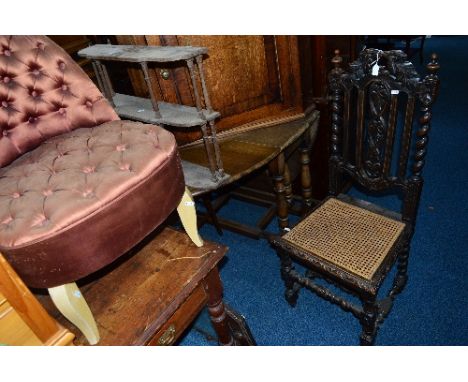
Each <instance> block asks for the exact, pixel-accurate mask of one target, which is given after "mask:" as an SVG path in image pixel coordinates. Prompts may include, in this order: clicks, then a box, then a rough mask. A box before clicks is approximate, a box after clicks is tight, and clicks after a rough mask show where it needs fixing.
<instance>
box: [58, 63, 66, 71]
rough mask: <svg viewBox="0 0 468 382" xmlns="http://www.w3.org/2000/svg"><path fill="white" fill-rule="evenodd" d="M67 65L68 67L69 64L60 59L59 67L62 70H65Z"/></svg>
mask: <svg viewBox="0 0 468 382" xmlns="http://www.w3.org/2000/svg"><path fill="white" fill-rule="evenodd" d="M66 67H67V65H66V64H65V62H63V61H60V62H59V68H60V69H61V70H65V68H66Z"/></svg>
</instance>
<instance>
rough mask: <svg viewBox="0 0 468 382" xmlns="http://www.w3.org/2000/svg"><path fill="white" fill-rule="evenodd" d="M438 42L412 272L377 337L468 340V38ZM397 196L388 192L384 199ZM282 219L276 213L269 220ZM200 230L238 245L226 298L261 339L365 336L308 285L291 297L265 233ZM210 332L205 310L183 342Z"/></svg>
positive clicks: (224, 273) (405, 341) (343, 340)
mask: <svg viewBox="0 0 468 382" xmlns="http://www.w3.org/2000/svg"><path fill="white" fill-rule="evenodd" d="M433 51H434V52H437V53H438V54H439V58H440V59H439V61H440V64H441V70H440V78H441V89H440V96H439V99H438V100H437V103H436V106H435V108H434V110H433V115H434V118H433V123H432V132H431V135H430V144H429V152H428V155H427V160H426V167H425V170H424V178H425V186H424V189H423V194H422V198H421V204H420V209H419V216H418V221H417V226H416V232H415V235H414V239H413V242H412V248H411V254H410V262H409V280H408V284H407V286H406V289H405V290H404V291H403V293H402V294H401V295H399V296H398V298H397V299H396V301H395V304H394V307H393V310H392V312H391V314H390V315H389V317H388V318H387V320H386V321H385V322H384V324H383V325H382V327H381V329H380V331H379V334H378V336H377V340H376V344H377V345H468V284H467V282H466V280H467V276H466V275H467V273H468V256H467V248H468V234H467V232H468V228H467V227H468V213H467V212H468V211H467V207H466V205H467V198H466V196H465V194H466V191H467V190H468V169H467V165H468V126H467V124H466V120H467V118H466V111H467V110H468V98H467V96H466V86H467V85H468V80H467V75H466V73H467V70H466V65H467V64H466V63H467V62H468V37H455V36H447V37H433V38H431V39H428V40H427V41H426V46H425V62H428V58H429V54H430V53H431V52H433ZM417 60H418V58H417V57H415V59H414V61H417ZM416 66H417V67H418V71H419V72H420V73H423V72H422V70H421V67H420V66H419V65H416ZM353 193H356V194H358V192H357V191H355V190H353ZM394 201H395V200H392V199H391V198H387V199H386V200H383V201H381V204H383V205H388V206H391V205H393V204H394ZM262 212H263V211H262V209H261V207H253V206H252V205H247V204H245V203H241V202H238V201H232V202H229V203H228V204H227V205H226V206H225V207H224V208H223V209H222V211H221V215H222V216H227V217H229V218H232V219H237V220H240V221H242V222H245V223H249V224H254V223H255V221H256V219H257V217H258V216H259V215H260V214H261V213H262ZM275 227H276V222H273V223H272V225H271V226H270V228H269V229H270V230H276V228H275ZM201 234H202V236H203V237H204V238H205V239H208V240H213V241H218V242H221V243H223V244H224V245H227V246H228V247H229V252H228V254H227V256H226V258H225V261H224V262H223V263H222V265H221V278H222V280H223V283H224V289H225V293H224V296H225V301H226V302H227V303H228V304H230V305H231V306H232V307H233V308H234V309H236V310H237V311H239V312H241V313H242V314H243V315H244V316H245V317H246V319H247V322H248V324H249V326H250V328H251V331H252V333H253V335H254V337H255V339H256V341H257V342H258V344H259V345H357V344H358V335H359V333H360V325H359V323H358V321H357V320H356V319H355V318H354V317H353V316H352V315H351V314H350V313H345V312H343V311H342V310H341V309H340V308H338V307H337V306H334V305H331V304H330V303H328V302H326V301H324V300H323V299H321V298H319V297H317V296H315V295H313V294H312V293H310V292H308V291H306V290H301V292H300V295H299V299H298V304H297V306H296V307H295V308H291V307H290V306H289V305H288V304H287V303H286V301H285V300H284V297H283V294H284V286H283V283H282V280H281V278H280V275H279V260H278V258H277V256H276V253H275V251H274V250H273V249H272V248H271V247H270V246H269V244H268V243H267V242H266V241H264V240H253V239H248V238H245V237H243V236H240V235H237V234H234V233H231V232H229V231H225V233H224V235H223V236H218V234H217V233H216V231H215V230H214V228H213V227H211V226H204V227H203V228H202V229H201ZM388 281H391V280H388ZM388 286H389V283H388V282H387V283H386V284H384V286H383V288H382V291H385V290H386V288H388ZM203 332H208V333H211V334H212V335H214V334H213V331H212V329H211V327H210V324H209V319H208V317H207V314H206V312H203V313H202V314H201V315H200V316H199V318H198V319H197V321H196V322H195V323H194V325H192V327H191V329H190V330H189V331H188V332H187V334H186V335H185V337H184V338H183V339H182V340H181V341H180V344H181V345H212V344H213V343H212V342H210V341H207V340H206V338H205V336H204V335H203V334H202V333H203Z"/></svg>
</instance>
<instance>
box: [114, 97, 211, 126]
mask: <svg viewBox="0 0 468 382" xmlns="http://www.w3.org/2000/svg"><path fill="white" fill-rule="evenodd" d="M113 101H114V105H115V109H116V111H117V114H119V116H120V117H122V118H128V119H132V120H137V121H141V122H146V123H153V124H156V125H157V124H163V125H169V126H175V127H195V126H202V125H204V124H205V123H206V121H212V120H215V119H216V118H218V117H219V116H220V114H219V113H218V112H217V111H213V112H211V113H210V112H208V110H206V109H203V110H202V112H203V115H204V116H205V119H203V118H200V115H199V114H198V111H197V109H196V108H195V107H191V106H185V105H178V104H173V103H168V102H158V107H159V112H160V114H161V118H157V117H156V115H155V112H154V110H153V105H152V104H151V100H150V99H148V98H142V97H135V96H131V95H126V94H120V93H116V94H115V95H114V97H113Z"/></svg>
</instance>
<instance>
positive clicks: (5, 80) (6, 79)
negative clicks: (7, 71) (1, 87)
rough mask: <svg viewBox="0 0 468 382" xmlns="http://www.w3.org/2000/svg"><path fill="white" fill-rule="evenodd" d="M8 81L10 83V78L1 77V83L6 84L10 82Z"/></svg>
mask: <svg viewBox="0 0 468 382" xmlns="http://www.w3.org/2000/svg"><path fill="white" fill-rule="evenodd" d="M10 81H11V78H10V77H8V76H5V77H3V83H4V84H7V83H8V82H10Z"/></svg>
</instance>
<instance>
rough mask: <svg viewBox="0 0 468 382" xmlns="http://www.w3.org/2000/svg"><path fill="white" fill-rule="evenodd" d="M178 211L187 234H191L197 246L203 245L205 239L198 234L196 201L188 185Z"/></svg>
mask: <svg viewBox="0 0 468 382" xmlns="http://www.w3.org/2000/svg"><path fill="white" fill-rule="evenodd" d="M177 212H178V213H179V216H180V220H181V221H182V225H183V226H184V229H185V231H186V232H187V235H189V237H190V239H192V241H193V242H194V243H195V245H196V246H197V247H201V246H203V240H202V239H201V237H200V235H199V234H198V228H197V212H196V210H195V202H194V201H193V197H192V194H191V193H190V191H189V190H188V188H187V187H185V192H184V195H183V196H182V200H181V201H180V203H179V205H178V206H177Z"/></svg>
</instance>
